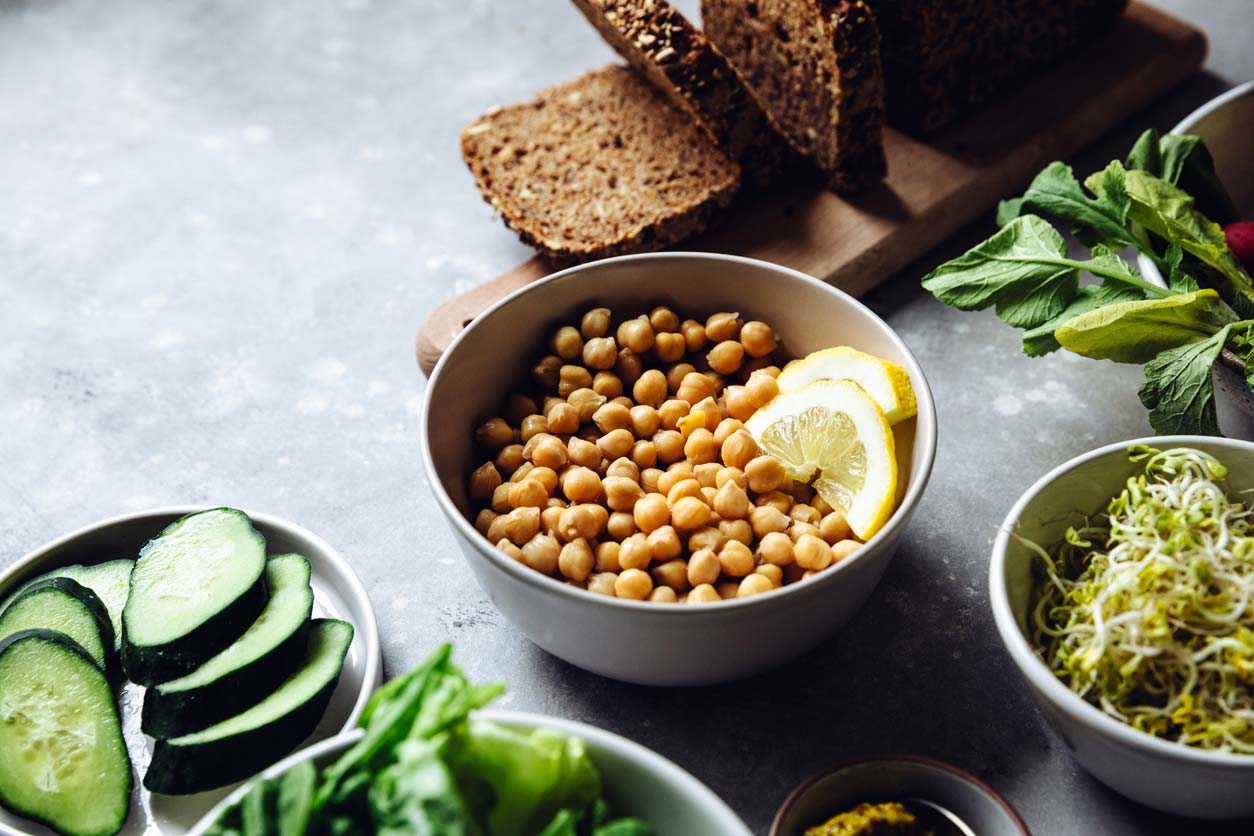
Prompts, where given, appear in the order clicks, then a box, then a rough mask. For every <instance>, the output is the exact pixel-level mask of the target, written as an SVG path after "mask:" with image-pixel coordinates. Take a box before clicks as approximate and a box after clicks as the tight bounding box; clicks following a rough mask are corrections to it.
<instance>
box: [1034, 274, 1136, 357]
mask: <svg viewBox="0 0 1254 836" xmlns="http://www.w3.org/2000/svg"><path fill="white" fill-rule="evenodd" d="M1144 298H1145V294H1144V292H1142V291H1141V290H1140V289H1138V288H1135V287H1132V286H1130V285H1126V284H1122V283H1120V282H1105V283H1103V284H1090V285H1085V286H1083V287H1081V288H1080V289H1079V291H1077V292H1076V295H1075V298H1074V299H1072V300H1071V304H1069V305H1067V307H1066V309H1065V310H1063V312H1062V313H1060V314H1058V316H1056V317H1054V318H1053V319H1050V320H1048V321H1046V322H1043V323H1041V324H1040V325H1038V326H1036V327H1035V328H1029V329H1028V330H1026V331H1024V332H1023V353H1024V354H1026V355H1028V356H1029V357H1042V356H1044V355H1046V354H1049V353H1050V352H1052V351H1057V350H1058V349H1059V348H1061V346H1060V345H1059V344H1058V338H1057V337H1055V336H1054V331H1056V330H1057V328H1058V326H1060V325H1062V324H1063V323H1064V322H1068V321H1070V320H1072V319H1075V318H1076V317H1077V316H1079V315H1080V314H1084V313H1088V312H1089V311H1091V310H1095V309H1097V308H1100V307H1102V306H1103V305H1110V304H1113V303H1115V302H1129V301H1134V300H1136V299H1144Z"/></svg>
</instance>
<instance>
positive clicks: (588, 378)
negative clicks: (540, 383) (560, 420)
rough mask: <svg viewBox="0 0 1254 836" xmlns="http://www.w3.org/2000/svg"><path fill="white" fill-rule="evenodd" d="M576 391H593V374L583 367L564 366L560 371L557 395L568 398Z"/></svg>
mask: <svg viewBox="0 0 1254 836" xmlns="http://www.w3.org/2000/svg"><path fill="white" fill-rule="evenodd" d="M576 389H592V372H590V371H588V370H587V369H585V368H584V367H583V366H572V365H565V366H562V368H561V369H560V370H559V371H558V382H557V394H559V395H561V396H562V397H563V398H568V397H570V393H571V392H574V391H575V390H576Z"/></svg>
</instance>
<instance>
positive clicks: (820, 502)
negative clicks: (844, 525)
mask: <svg viewBox="0 0 1254 836" xmlns="http://www.w3.org/2000/svg"><path fill="white" fill-rule="evenodd" d="M810 504H811V505H813V506H814V509H815V510H816V511H818V512H819V514H820V515H822V516H824V517H826V516H827V515H828V514H830V513H832V512H833V511H835V510H836V509H835V508H833V507H832V506H830V505H828V504H827V500H825V499H824V498H823V497H821V496H819V495H818V494H817V493H815V494H814V498H813V499H811V500H810Z"/></svg>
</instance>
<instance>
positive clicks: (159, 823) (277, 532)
mask: <svg viewBox="0 0 1254 836" xmlns="http://www.w3.org/2000/svg"><path fill="white" fill-rule="evenodd" d="M206 507H211V506H201V505H186V506H175V507H166V508H154V509H152V510H148V511H138V512H136V513H132V514H124V515H122V516H118V517H112V518H110V519H107V520H101V521H100V522H97V523H93V524H91V525H88V526H85V527H83V528H80V529H78V530H77V531H72V532H70V533H69V534H66V535H65V536H63V537H58V538H57V539H56V540H53V541H52V542H51V543H47V544H45V545H43V546H40V547H39V548H37V549H35V550H34V551H32V552H30V553H29V554H27V555H26V556H25V557H23V558H22V559H21V560H19V561H18V562H17V563H15V564H13V565H12V566H10V567H9V568H7V569H6V570H4V571H3V572H0V601H2V600H4V598H5V597H7V596H8V594H9V592H11V591H12V590H15V589H17V587H18V586H19V585H21V584H22V582H24V581H25V580H27V579H29V578H33V577H35V576H37V575H42V574H44V573H45V572H49V571H51V570H53V569H55V568H57V567H60V566H68V565H70V564H74V563H100V562H103V561H106V560H113V559H116V558H119V557H135V556H136V555H138V553H139V549H140V547H141V546H143V545H144V543H146V542H148V540H150V539H151V538H153V537H155V536H157V535H158V534H160V533H161V530H162V529H163V528H165V527H166V526H167V525H169V524H170V523H172V522H174V521H175V520H177V519H178V518H179V517H183V516H186V515H187V514H191V513H194V512H196V511H203V510H204V509H205V508H206ZM247 514H248V516H249V518H251V519H252V521H253V525H254V526H256V528H257V530H258V531H260V532H261V534H262V535H263V536H264V537H265V538H266V548H267V551H268V552H269V553H270V554H284V553H287V552H297V553H299V554H302V555H304V556H305V557H306V558H308V559H309V564H310V568H311V569H312V575H311V578H310V583H311V585H312V586H313V590H314V616H315V617H319V618H321V617H333V618H340V619H343V620H345V621H348V622H350V623H351V624H352V625H353V628H354V630H355V633H354V635H353V643H352V645H350V646H349V649H348V656H347V658H346V659H345V660H344V671H343V673H342V674H341V675H340V681H339V684H338V685H337V686H336V688H335V692H334V693H333V694H332V695H331V703H330V705H329V706H328V707H327V711H326V714H324V715H323V717H322V720H321V722H319V724H318V728H317V729H316V730H315V731H314V733H313V734H312V735H311V736H310V738H309V740H310V741H320V740H326V739H327V738H329V737H332V736H334V735H337V734H339V733H341V732H343V731H344V730H345V729H351V728H353V727H354V726H356V725H357V718H358V717H360V716H361V712H362V709H364V708H365V707H366V701H367V700H368V699H369V698H370V695H371V694H372V693H373V692H374V689H375V688H376V687H378V685H379V682H380V681H381V679H382V674H383V669H382V665H381V661H380V656H379V629H378V626H377V625H376V623H375V617H374V610H373V609H372V608H371V606H370V599H369V598H368V597H367V596H366V590H365V589H364V588H363V587H362V585H361V581H359V580H358V579H357V576H356V575H355V574H353V570H352V569H351V568H350V567H349V565H348V561H347V560H345V559H344V557H343V556H342V555H340V553H339V552H337V551H336V550H335V549H334V548H333V547H332V546H331V545H330V544H329V543H327V542H326V541H325V540H323V539H322V538H321V537H318V536H317V535H316V534H314V533H312V532H310V531H308V530H307V529H305V528H302V527H301V526H299V525H296V524H295V523H292V522H288V521H287V520H284V519H281V518H279V517H275V516H271V515H270V514H260V513H257V512H255V511H248V512H247ZM142 704H143V689H142V688H140V687H139V686H137V685H131V684H128V685H127V686H126V687H125V688H124V689H123V691H122V694H121V699H120V703H119V707H120V709H121V715H122V732H123V735H124V736H125V739H126V745H127V749H128V750H129V752H130V756H131V760H132V761H133V762H134V766H135V771H136V775H135V790H134V794H133V796H132V798H131V812H130V815H129V816H128V817H127V820H126V825H125V826H124V827H123V829H122V832H121V836H179V834H182V833H186V832H187V829H188V828H189V827H191V825H193V824H194V823H195V822H196V821H198V820H199V819H200V818H201V817H202V816H204V814H205V811H207V810H209V809H210V808H212V807H213V806H214V805H215V804H217V803H218V802H219V801H220V800H221V799H222V798H223V797H224V796H225V795H226V794H227V793H229V792H230V791H231V789H232V788H229V787H228V788H224V789H219V790H213V791H211V792H205V793H200V794H197V795H184V796H173V795H153V794H151V793H149V792H148V791H147V790H146V789H144V788H143V786H142V784H141V781H142V779H143V773H144V770H145V769H146V768H147V766H148V759H149V758H150V757H151V755H152V740H151V739H150V738H148V737H145V736H144V734H143V732H141V731H140V728H139V721H140V707H141V706H142ZM51 833H52V831H51V830H49V829H47V828H46V827H44V826H43V825H39V824H35V823H34V822H31V821H29V820H27V819H23V818H18V817H16V816H14V815H12V814H11V813H9V812H8V811H6V810H3V809H0V836H51Z"/></svg>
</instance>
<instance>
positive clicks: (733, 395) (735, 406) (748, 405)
mask: <svg viewBox="0 0 1254 836" xmlns="http://www.w3.org/2000/svg"><path fill="white" fill-rule="evenodd" d="M723 400H724V402H725V403H726V404H727V414H729V415H731V417H733V418H737V419H739V420H741V421H748V420H749V419H750V418H752V417H753V413H755V412H757V411H758V407H757V405H756V404H754V402H753V398H751V397H750V396H749V390H748V389H746V388H745V387H743V386H728V387H727V391H726V392H725V393H724V397H723Z"/></svg>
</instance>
